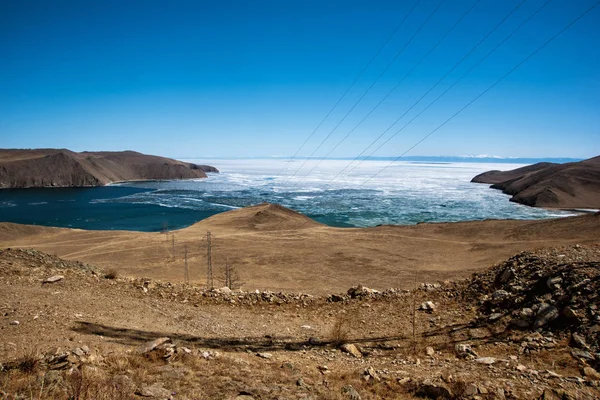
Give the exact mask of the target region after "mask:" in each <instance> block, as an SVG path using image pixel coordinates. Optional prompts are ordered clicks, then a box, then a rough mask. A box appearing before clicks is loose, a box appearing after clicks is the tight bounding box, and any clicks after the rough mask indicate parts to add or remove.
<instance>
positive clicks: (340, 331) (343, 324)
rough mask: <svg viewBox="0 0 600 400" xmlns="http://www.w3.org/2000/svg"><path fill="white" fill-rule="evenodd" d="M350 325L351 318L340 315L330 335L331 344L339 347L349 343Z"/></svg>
mask: <svg viewBox="0 0 600 400" xmlns="http://www.w3.org/2000/svg"><path fill="white" fill-rule="evenodd" d="M350 325H351V321H350V317H349V316H348V315H347V314H341V315H339V316H338V318H337V319H336V320H335V322H334V324H333V326H332V327H331V332H330V333H329V337H330V341H331V344H333V345H334V346H336V347H339V346H341V345H343V344H345V343H348V339H349V338H350Z"/></svg>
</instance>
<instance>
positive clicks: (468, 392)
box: [462, 383, 479, 397]
mask: <svg viewBox="0 0 600 400" xmlns="http://www.w3.org/2000/svg"><path fill="white" fill-rule="evenodd" d="M477 393H479V389H477V386H475V385H474V384H472V383H469V384H467V385H466V386H465V389H464V390H463V393H462V395H463V396H464V397H472V396H476V395H477Z"/></svg>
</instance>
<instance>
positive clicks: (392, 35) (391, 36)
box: [277, 0, 421, 176]
mask: <svg viewBox="0 0 600 400" xmlns="http://www.w3.org/2000/svg"><path fill="white" fill-rule="evenodd" d="M420 1H421V0H417V1H416V2H415V4H413V6H412V7H411V8H410V10H409V11H408V13H407V14H406V15H405V16H404V18H402V20H401V21H400V23H399V24H398V25H397V26H396V28H395V29H394V30H393V31H392V33H391V34H390V35H389V36H388V38H387V39H386V40H385V42H383V44H382V45H381V47H379V50H377V52H375V55H374V56H373V57H372V58H371V60H370V61H369V62H368V63H367V65H366V66H365V67H364V68H363V69H362V70H361V71H360V72H359V73H358V75H357V76H356V78H354V81H352V83H351V84H350V86H348V89H346V91H345V92H344V93H343V94H342V96H341V97H340V98H339V99H338V101H337V102H336V103H335V104H334V105H333V107H331V109H330V110H329V112H327V114H326V115H325V117H323V119H322V120H321V122H319V124H318V125H317V127H316V128H315V129H314V130H313V131H312V133H311V134H310V135H308V137H307V138H306V140H305V141H304V143H302V145H300V147H299V148H298V150H296V152H295V153H294V155H293V156H292V158H290V159H289V160H288V161H287V163H286V164H285V165H284V166H283V168H282V169H281V171H279V173H278V174H277V175H278V176H279V175H281V174H282V173H283V171H285V169H286V168H287V167H288V165H289V164H290V163H291V162H292V160H294V159H295V158H296V156H297V155H298V153H299V152H300V150H302V149H303V148H304V146H305V145H306V143H308V141H309V140H310V139H311V138H312V137H313V136H314V134H315V133H316V132H317V131H318V130H319V128H320V127H321V125H323V123H324V122H325V120H326V119H327V118H329V116H330V115H331V113H333V111H334V110H335V109H336V108H337V106H338V105H339V104H340V103H341V102H342V100H343V99H344V98H345V97H346V95H347V94H348V93H349V92H350V90H351V89H352V88H353V87H354V85H356V82H358V80H359V79H360V78H361V77H362V75H363V74H364V73H365V71H366V70H367V69H368V68H369V67H370V66H371V64H373V62H374V61H375V59H376V58H377V57H378V56H379V54H380V53H381V52H382V51H383V49H384V48H385V46H387V44H388V43H389V42H390V40H392V38H393V37H394V36H395V35H396V33H398V31H399V30H400V28H401V27H402V26H403V25H404V23H405V22H406V20H407V19H408V16H409V15H410V14H412V12H413V11H414V10H415V8H416V7H417V5H418V4H419V2H420Z"/></svg>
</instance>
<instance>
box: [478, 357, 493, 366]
mask: <svg viewBox="0 0 600 400" xmlns="http://www.w3.org/2000/svg"><path fill="white" fill-rule="evenodd" d="M496 361H498V360H497V359H495V358H494V357H480V358H476V359H475V362H476V363H478V364H485V365H492V364H494V363H495V362H496Z"/></svg>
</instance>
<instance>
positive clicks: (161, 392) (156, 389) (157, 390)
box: [135, 383, 171, 399]
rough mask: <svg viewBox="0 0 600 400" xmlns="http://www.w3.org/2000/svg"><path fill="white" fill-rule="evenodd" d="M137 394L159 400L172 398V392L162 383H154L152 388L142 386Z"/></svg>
mask: <svg viewBox="0 0 600 400" xmlns="http://www.w3.org/2000/svg"><path fill="white" fill-rule="evenodd" d="M135 394H137V395H138V396H142V397H154V398H159V399H170V398H171V391H170V390H167V389H165V388H164V387H163V386H162V384H160V383H154V384H152V385H150V386H142V387H140V388H139V389H138V390H136V391H135Z"/></svg>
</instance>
